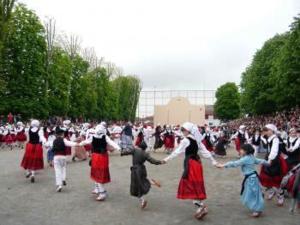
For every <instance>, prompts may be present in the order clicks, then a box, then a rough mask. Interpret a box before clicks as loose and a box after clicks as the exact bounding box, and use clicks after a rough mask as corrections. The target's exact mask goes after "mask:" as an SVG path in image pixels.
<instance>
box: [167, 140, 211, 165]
mask: <svg viewBox="0 0 300 225" xmlns="http://www.w3.org/2000/svg"><path fill="white" fill-rule="evenodd" d="M188 137H190V138H192V139H195V138H194V137H193V136H192V135H188ZM197 143H198V146H199V142H197ZM189 145H190V140H189V139H188V138H187V137H185V138H184V139H183V140H182V141H181V142H180V144H179V146H178V147H177V148H176V149H175V150H174V151H173V152H172V153H171V155H169V156H168V157H166V158H165V159H164V161H169V160H171V159H174V158H175V157H177V156H179V155H180V154H182V153H184V152H185V150H186V148H187V147H188V146H189ZM198 153H201V155H202V156H203V157H204V158H206V159H210V160H211V161H212V163H213V165H215V164H216V160H215V159H214V158H213V156H212V155H211V153H210V152H209V151H208V150H207V149H206V147H205V146H204V145H203V144H202V142H200V146H199V151H198Z"/></svg>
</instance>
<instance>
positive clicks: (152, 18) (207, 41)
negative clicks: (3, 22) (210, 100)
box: [19, 0, 300, 89]
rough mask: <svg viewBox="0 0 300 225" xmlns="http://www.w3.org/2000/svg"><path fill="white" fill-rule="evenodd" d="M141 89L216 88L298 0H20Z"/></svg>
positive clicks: (234, 76) (293, 11) (282, 23)
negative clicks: (78, 39) (138, 83)
mask: <svg viewBox="0 0 300 225" xmlns="http://www.w3.org/2000/svg"><path fill="white" fill-rule="evenodd" d="M19 1H21V2H24V3H26V4H27V5H28V7H29V8H31V9H33V10H35V11H36V13H37V14H38V15H39V16H40V18H41V19H42V20H44V19H45V17H46V16H48V17H54V18H55V19H56V23H57V27H58V29H59V30H61V31H63V32H65V33H69V34H71V33H72V34H76V35H79V36H80V37H81V39H82V41H83V42H82V45H83V46H84V47H94V48H95V50H96V52H97V54H98V56H99V57H101V56H103V57H105V59H106V60H107V61H111V62H114V63H115V64H116V65H117V66H120V67H122V68H123V71H124V72H125V73H126V74H135V75H138V76H139V77H140V79H141V80H142V82H143V86H144V88H145V89H151V88H153V87H154V86H155V87H156V88H157V89H216V88H217V87H218V86H219V85H221V84H223V83H225V82H227V81H234V82H237V83H239V81H240V77H241V73H242V72H243V71H244V69H245V67H246V66H247V65H249V64H250V62H251V59H252V57H253V54H254V53H255V51H256V50H257V49H259V48H261V46H262V44H263V42H264V41H266V40H267V39H269V38H271V37H272V36H274V35H275V34H276V33H282V32H284V31H287V30H288V29H289V25H290V24H291V22H292V21H293V17H294V16H296V15H297V13H300V1H299V0H179V1H177V0H19Z"/></svg>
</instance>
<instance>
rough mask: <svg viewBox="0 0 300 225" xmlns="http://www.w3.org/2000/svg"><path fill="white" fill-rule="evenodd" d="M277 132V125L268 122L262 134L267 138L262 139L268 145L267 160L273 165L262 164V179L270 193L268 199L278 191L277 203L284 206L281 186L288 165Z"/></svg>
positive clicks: (263, 184)
mask: <svg viewBox="0 0 300 225" xmlns="http://www.w3.org/2000/svg"><path fill="white" fill-rule="evenodd" d="M276 132H277V127H276V126H275V125H273V124H267V125H266V126H265V128H264V130H263V135H262V136H264V137H266V139H265V138H262V141H263V142H265V143H266V144H267V145H268V149H267V153H266V156H265V160H267V161H268V162H269V163H270V164H271V166H268V167H267V166H262V168H261V172H260V181H261V184H262V186H264V187H265V188H266V191H267V193H268V195H267V199H268V200H271V199H272V198H273V197H274V195H275V194H276V193H277V204H278V206H282V205H283V203H284V193H283V191H281V189H280V188H279V187H280V183H281V181H282V178H283V177H284V176H285V175H286V174H287V172H288V166H287V163H286V161H285V160H284V158H283V157H282V156H281V149H280V145H281V144H280V140H279V138H278V137H277V135H276Z"/></svg>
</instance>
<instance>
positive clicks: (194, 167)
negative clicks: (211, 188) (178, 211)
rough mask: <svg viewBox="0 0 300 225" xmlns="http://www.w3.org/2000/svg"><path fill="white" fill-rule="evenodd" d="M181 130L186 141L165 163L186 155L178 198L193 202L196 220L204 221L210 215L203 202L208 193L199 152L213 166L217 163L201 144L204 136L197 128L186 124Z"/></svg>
mask: <svg viewBox="0 0 300 225" xmlns="http://www.w3.org/2000/svg"><path fill="white" fill-rule="evenodd" d="M181 130H182V133H183V135H184V139H183V140H182V141H181V142H180V144H179V146H178V147H177V148H176V149H175V150H174V151H173V152H172V153H171V155H169V156H168V157H166V158H165V159H164V161H165V162H168V161H169V160H171V159H173V158H175V157H176V156H178V155H179V154H181V153H185V159H184V172H183V175H182V178H181V180H180V182H179V187H178V192H177V198H178V199H190V200H193V203H194V205H195V206H196V207H197V210H196V213H195V215H194V216H195V218H196V219H202V218H203V217H204V216H205V215H206V214H207V213H208V210H207V207H206V206H205V204H204V203H203V200H205V199H206V192H205V187H204V179H203V168H202V163H201V160H200V157H199V155H198V150H199V151H200V153H201V154H202V156H203V157H204V158H208V159H210V160H211V161H212V164H213V165H216V164H217V162H216V161H215V159H214V158H213V156H212V155H211V153H210V152H209V151H208V150H207V149H206V148H205V146H204V145H203V144H202V143H201V140H202V136H201V134H200V132H199V129H198V127H197V126H195V125H194V124H192V123H189V122H186V123H184V124H183V125H182V127H181Z"/></svg>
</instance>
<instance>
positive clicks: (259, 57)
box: [241, 33, 288, 114]
mask: <svg viewBox="0 0 300 225" xmlns="http://www.w3.org/2000/svg"><path fill="white" fill-rule="evenodd" d="M287 37H288V34H287V33H285V34H282V35H275V36H274V37H273V38H271V39H270V40H268V41H266V42H265V44H264V45H263V47H262V48H261V49H260V50H258V51H257V52H256V53H255V55H254V57H253V60H252V63H251V65H250V66H249V67H247V69H246V71H245V72H244V73H243V74H242V81H241V107H242V111H243V112H244V113H250V114H267V113H270V112H272V111H274V110H276V101H275V98H274V86H275V83H276V81H275V80H274V76H273V73H272V71H273V67H274V62H275V60H276V59H277V57H278V55H279V54H280V50H281V49H282V47H283V46H284V44H285V42H286V40H287Z"/></svg>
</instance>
